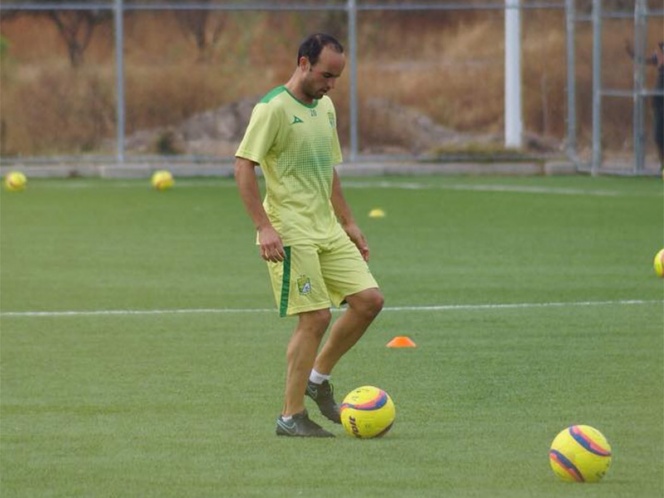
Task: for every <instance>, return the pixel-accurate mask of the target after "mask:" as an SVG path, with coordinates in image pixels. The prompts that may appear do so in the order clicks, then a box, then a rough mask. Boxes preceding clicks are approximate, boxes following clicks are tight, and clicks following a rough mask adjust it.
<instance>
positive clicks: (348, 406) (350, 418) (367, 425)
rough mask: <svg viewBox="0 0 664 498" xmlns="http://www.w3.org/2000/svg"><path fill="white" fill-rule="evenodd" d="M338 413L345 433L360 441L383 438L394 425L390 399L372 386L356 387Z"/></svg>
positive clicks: (393, 413) (392, 406)
mask: <svg viewBox="0 0 664 498" xmlns="http://www.w3.org/2000/svg"><path fill="white" fill-rule="evenodd" d="M340 411H341V423H342V424H343V426H344V429H346V432H348V434H350V435H351V436H355V437H359V438H362V439H369V438H373V437H381V436H384V435H385V434H386V433H387V431H389V430H390V428H391V427H392V424H393V423H394V416H395V410H394V402H393V401H392V398H390V396H389V395H388V394H387V393H386V392H385V391H383V390H382V389H379V388H377V387H374V386H362V387H358V388H357V389H355V390H354V391H351V392H350V393H348V395H347V396H346V397H345V398H344V400H343V403H341V407H340Z"/></svg>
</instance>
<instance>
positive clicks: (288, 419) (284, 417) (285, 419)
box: [281, 415, 293, 422]
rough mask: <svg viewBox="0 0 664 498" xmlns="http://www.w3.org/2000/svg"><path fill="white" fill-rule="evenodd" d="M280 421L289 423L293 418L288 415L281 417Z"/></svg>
mask: <svg viewBox="0 0 664 498" xmlns="http://www.w3.org/2000/svg"><path fill="white" fill-rule="evenodd" d="M281 420H283V421H284V422H290V421H291V420H293V416H292V415H288V416H286V415H282V416H281Z"/></svg>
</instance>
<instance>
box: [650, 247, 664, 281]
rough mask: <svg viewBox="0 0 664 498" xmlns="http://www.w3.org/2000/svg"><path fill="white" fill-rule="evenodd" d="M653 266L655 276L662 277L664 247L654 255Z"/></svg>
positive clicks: (663, 274)
mask: <svg viewBox="0 0 664 498" xmlns="http://www.w3.org/2000/svg"><path fill="white" fill-rule="evenodd" d="M653 267H654V268H655V273H657V276H658V277H662V278H664V249H662V250H661V251H659V252H658V253H657V254H656V255H655V261H654V262H653Z"/></svg>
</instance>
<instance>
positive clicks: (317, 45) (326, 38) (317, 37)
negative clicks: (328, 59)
mask: <svg viewBox="0 0 664 498" xmlns="http://www.w3.org/2000/svg"><path fill="white" fill-rule="evenodd" d="M324 47H330V48H332V50H334V51H335V52H337V53H339V54H343V53H344V47H343V45H342V44H341V43H339V40H337V39H336V38H335V37H334V36H332V35H328V34H325V33H314V34H313V35H309V36H307V37H306V38H305V39H304V41H303V42H302V43H301V44H300V49H299V50H298V52H297V63H298V64H299V63H300V59H301V58H302V57H306V58H307V59H309V63H310V64H311V65H312V66H315V65H316V64H317V63H318V59H319V57H320V53H321V52H322V51H323V48H324Z"/></svg>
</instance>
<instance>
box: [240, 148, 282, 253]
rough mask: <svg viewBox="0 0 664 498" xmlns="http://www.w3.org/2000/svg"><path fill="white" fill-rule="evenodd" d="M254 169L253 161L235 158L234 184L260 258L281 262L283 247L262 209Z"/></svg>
mask: <svg viewBox="0 0 664 498" xmlns="http://www.w3.org/2000/svg"><path fill="white" fill-rule="evenodd" d="M255 168H256V163H254V162H253V161H250V160H249V159H245V158H243V157H237V158H235V183H236V184H237V187H238V191H239V193H240V198H241V199H242V202H243V203H244V207H245V209H246V210H247V213H248V214H249V217H250V218H251V220H252V221H253V223H254V226H255V227H256V231H257V232H258V243H259V245H260V253H261V257H262V258H263V259H264V260H266V261H272V262H277V261H283V259H284V257H285V253H284V245H283V242H282V241H281V237H280V236H279V234H278V233H277V231H276V230H275V229H274V227H273V226H272V223H271V222H270V219H269V218H268V216H267V213H266V212H265V208H263V203H262V201H261V194H260V189H259V188H258V180H257V178H256V170H255Z"/></svg>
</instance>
